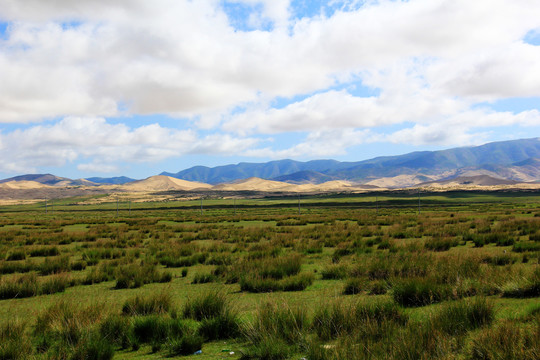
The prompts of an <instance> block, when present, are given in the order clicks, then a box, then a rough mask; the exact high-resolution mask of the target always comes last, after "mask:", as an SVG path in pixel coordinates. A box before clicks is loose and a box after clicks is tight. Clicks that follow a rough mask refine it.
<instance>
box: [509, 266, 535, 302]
mask: <svg viewBox="0 0 540 360" xmlns="http://www.w3.org/2000/svg"><path fill="white" fill-rule="evenodd" d="M502 295H503V297H509V298H530V297H537V296H540V267H536V269H535V270H534V271H533V273H532V274H531V276H530V278H525V279H523V280H521V281H520V282H518V283H517V284H515V285H514V284H510V285H506V286H505V288H504V289H503V294H502Z"/></svg>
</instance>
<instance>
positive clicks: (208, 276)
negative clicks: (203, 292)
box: [191, 273, 217, 284]
mask: <svg viewBox="0 0 540 360" xmlns="http://www.w3.org/2000/svg"><path fill="white" fill-rule="evenodd" d="M216 280H217V276H216V275H214V274H212V273H196V274H195V275H194V276H193V280H191V283H192V284H206V283H211V282H215V281H216Z"/></svg>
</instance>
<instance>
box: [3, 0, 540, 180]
mask: <svg viewBox="0 0 540 360" xmlns="http://www.w3.org/2000/svg"><path fill="white" fill-rule="evenodd" d="M539 136H540V1H538V0H474V1H471V0H408V1H406V0H378V1H376V0H329V1H323V0H313V1H308V0H152V1H147V0H80V1H73V0H54V1H52V0H46V1H44V0H0V177H2V178H5V177H9V176H15V175H20V174H27V173H53V174H55V175H58V176H65V177H70V178H86V177H92V176H100V177H112V176H119V175H125V176H129V177H132V178H137V179H141V178H145V177H148V176H151V175H156V174H159V173H161V172H162V171H167V172H173V173H174V172H178V171H180V170H182V169H186V168H189V167H191V166H195V165H204V166H218V165H224V164H231V163H238V162H265V161H270V160H278V159H295V160H299V161H308V160H313V159H336V160H342V161H359V160H365V159H369V158H373V157H376V156H383V155H398V154H404V153H407V152H411V151H422V150H438V149H445V148H452V147H459V146H473V145H480V144H484V143H487V142H491V141H504V140H512V139H520V138H532V137H539Z"/></svg>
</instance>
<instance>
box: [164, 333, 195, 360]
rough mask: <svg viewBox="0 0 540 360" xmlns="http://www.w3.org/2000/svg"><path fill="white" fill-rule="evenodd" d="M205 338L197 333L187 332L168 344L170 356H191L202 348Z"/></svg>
mask: <svg viewBox="0 0 540 360" xmlns="http://www.w3.org/2000/svg"><path fill="white" fill-rule="evenodd" d="M203 342H204V338H203V337H202V336H200V335H199V334H198V333H197V332H195V331H187V332H185V333H184V334H183V336H181V337H176V338H173V339H171V340H169V342H168V343H167V345H166V347H167V351H168V354H169V356H179V355H190V354H193V353H195V352H196V351H198V350H200V349H201V348H202V345H203Z"/></svg>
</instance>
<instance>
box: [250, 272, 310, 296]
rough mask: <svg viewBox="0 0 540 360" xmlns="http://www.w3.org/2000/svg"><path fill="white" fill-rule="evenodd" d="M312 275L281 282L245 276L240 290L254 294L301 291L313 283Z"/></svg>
mask: <svg viewBox="0 0 540 360" xmlns="http://www.w3.org/2000/svg"><path fill="white" fill-rule="evenodd" d="M314 279H315V276H314V275H313V274H312V273H301V274H298V275H295V276H289V277H286V278H283V279H280V280H276V279H273V278H266V277H261V276H253V275H251V276H249V275H248V276H243V277H241V278H240V290H241V291H248V292H252V293H261V292H274V291H301V290H304V289H306V288H307V287H308V286H309V285H311V284H312V283H313V281H314Z"/></svg>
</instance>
